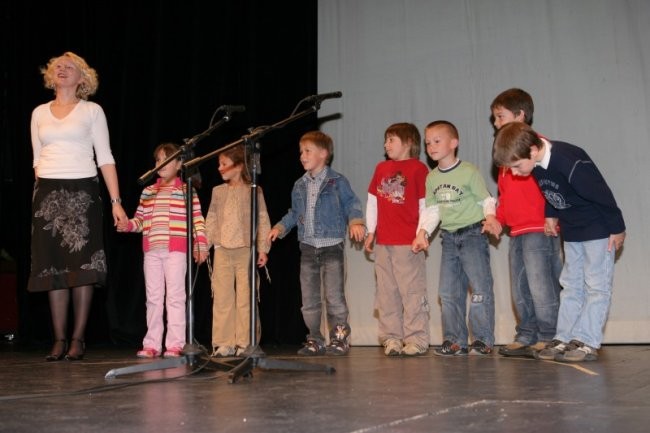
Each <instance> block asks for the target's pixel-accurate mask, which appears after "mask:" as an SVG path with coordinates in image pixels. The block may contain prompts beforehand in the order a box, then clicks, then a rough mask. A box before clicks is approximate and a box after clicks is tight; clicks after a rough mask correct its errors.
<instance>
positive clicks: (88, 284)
mask: <svg viewBox="0 0 650 433" xmlns="http://www.w3.org/2000/svg"><path fill="white" fill-rule="evenodd" d="M41 73H42V74H43V77H44V81H45V87H46V88H48V89H52V90H54V99H53V100H51V101H49V102H46V103H44V104H41V105H39V106H38V107H36V108H35V109H34V111H33V112H32V119H31V136H32V148H33V152H34V162H33V167H34V174H35V178H36V181H35V183H34V194H33V203H32V241H31V249H32V264H31V273H30V277H29V283H28V290H29V291H31V292H43V291H47V292H48V296H49V301H50V310H51V314H52V326H53V334H54V345H53V347H52V350H51V352H50V354H49V355H47V356H46V357H45V359H46V360H47V361H58V360H61V359H64V358H65V359H67V360H69V361H77V360H81V359H83V356H84V353H85V343H84V333H85V329H86V323H87V321H88V315H89V312H90V307H91V301H92V295H93V288H94V286H98V285H104V283H105V281H106V271H107V267H106V255H105V252H104V243H103V237H102V234H103V230H102V218H103V204H102V200H101V196H100V188H99V178H98V176H97V167H99V170H100V171H101V173H102V177H103V179H104V183H105V184H106V187H107V189H108V193H109V196H110V204H111V207H112V214H113V222H114V224H115V225H117V223H118V222H120V221H126V220H127V216H126V214H125V213H124V209H123V208H122V205H121V199H120V190H119V185H118V179H117V171H116V169H115V160H114V159H113V155H112V152H111V147H110V142H109V135H108V126H107V124H106V116H105V115H104V111H103V110H102V108H101V107H100V106H99V105H98V104H96V103H94V102H90V101H88V97H89V96H91V95H93V94H94V93H95V92H96V90H97V86H98V80H97V72H96V71H95V70H94V69H93V68H91V67H90V66H88V64H87V63H86V61H85V60H84V59H83V58H81V57H79V56H78V55H76V54H74V53H72V52H66V53H64V54H63V55H61V56H58V57H54V58H52V59H50V61H49V62H48V64H47V66H46V67H44V68H42V69H41ZM95 161H96V162H95ZM71 298H72V304H73V309H74V325H73V326H72V329H71V338H70V340H68V338H67V336H68V324H67V318H68V306H69V304H70V299H71Z"/></svg>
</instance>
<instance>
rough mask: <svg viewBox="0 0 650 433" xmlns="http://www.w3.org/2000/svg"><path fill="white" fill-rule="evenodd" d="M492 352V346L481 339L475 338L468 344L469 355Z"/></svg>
mask: <svg viewBox="0 0 650 433" xmlns="http://www.w3.org/2000/svg"><path fill="white" fill-rule="evenodd" d="M491 353H492V348H491V347H490V346H488V345H487V344H485V343H483V342H482V341H481V340H475V341H474V342H473V343H472V345H471V346H470V351H469V354H470V355H489V354H491Z"/></svg>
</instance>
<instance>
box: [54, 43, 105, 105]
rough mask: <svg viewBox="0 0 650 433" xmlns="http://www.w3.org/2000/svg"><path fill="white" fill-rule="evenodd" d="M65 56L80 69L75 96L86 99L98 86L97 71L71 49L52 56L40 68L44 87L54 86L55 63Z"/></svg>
mask: <svg viewBox="0 0 650 433" xmlns="http://www.w3.org/2000/svg"><path fill="white" fill-rule="evenodd" d="M64 57H65V58H67V59H68V60H71V61H72V63H74V65H75V66H76V67H77V69H79V71H81V83H79V85H78V86H77V92H76V96H77V98H80V99H88V97H89V96H90V95H94V94H95V92H96V91H97V87H99V79H98V78H97V71H95V69H93V68H91V67H90V66H88V63H86V61H85V60H84V59H83V57H80V56H78V55H76V54H75V53H73V52H72V51H66V52H65V53H63V54H62V55H60V56H58V57H52V58H51V59H50V61H49V62H48V63H47V66H45V67H42V68H41V74H43V80H44V81H45V87H46V88H48V89H54V91H55V92H56V88H55V85H54V74H55V69H54V67H55V65H56V63H57V62H58V61H59V60H60V59H62V58H64Z"/></svg>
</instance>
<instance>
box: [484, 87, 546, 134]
mask: <svg viewBox="0 0 650 433" xmlns="http://www.w3.org/2000/svg"><path fill="white" fill-rule="evenodd" d="M498 107H503V108H505V109H506V110H508V111H511V112H512V114H514V115H515V116H516V115H518V114H519V112H520V111H523V112H524V122H526V123H527V124H529V125H532V124H533V113H534V112H535V104H533V98H532V96H530V94H528V92H526V91H525V90H522V89H519V88H516V87H513V88H512V89H508V90H504V91H503V92H501V93H499V94H498V95H497V97H496V98H494V101H492V104H491V105H490V111H492V110H494V109H495V108H498Z"/></svg>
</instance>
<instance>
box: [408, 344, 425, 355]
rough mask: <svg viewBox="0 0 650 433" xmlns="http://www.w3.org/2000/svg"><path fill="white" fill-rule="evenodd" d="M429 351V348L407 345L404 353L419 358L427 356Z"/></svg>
mask: <svg viewBox="0 0 650 433" xmlns="http://www.w3.org/2000/svg"><path fill="white" fill-rule="evenodd" d="M428 351H429V347H428V346H427V347H423V346H420V345H419V344H416V343H406V344H405V345H404V348H403V349H402V353H403V354H404V355H406V356H419V355H425V354H426V353H427V352H428Z"/></svg>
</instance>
